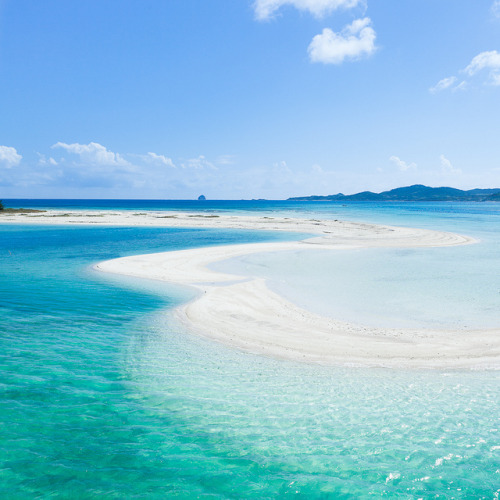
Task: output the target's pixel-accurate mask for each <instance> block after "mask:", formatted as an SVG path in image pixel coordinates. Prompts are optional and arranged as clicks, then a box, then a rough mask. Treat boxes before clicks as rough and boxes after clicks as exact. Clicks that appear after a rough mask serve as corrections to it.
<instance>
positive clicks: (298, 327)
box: [1, 211, 500, 369]
mask: <svg viewBox="0 0 500 500" xmlns="http://www.w3.org/2000/svg"><path fill="white" fill-rule="evenodd" d="M1 221H2V222H16V223H19V222H26V223H33V222H35V223H41V224H47V223H50V224H54V223H55V224H93V225H94V224H99V225H113V226H123V225H140V226H160V227H200V228H216V227H220V228H239V229H261V230H262V229H266V230H272V231H277V230H278V231H290V232H300V233H310V234H311V236H312V237H311V238H307V239H305V240H302V241H294V242H279V243H257V244H245V245H229V246H216V247H210V248H201V249H189V250H183V251H173V252H163V253H156V254H150V255H138V256H132V257H125V258H119V259H114V260H110V261H106V262H102V263H99V264H97V265H96V269H99V270H101V271H105V272H111V273H117V274H125V275H129V276H135V277H140V278H148V279H155V280H163V281H168V282H172V283H179V284H184V285H189V286H192V287H195V288H197V289H198V291H199V294H198V296H197V298H195V299H194V300H193V301H191V302H190V303H188V304H185V305H183V306H182V307H180V308H179V309H178V310H177V311H176V315H177V317H178V318H179V320H180V321H182V322H183V323H184V324H185V325H186V326H187V327H188V329H189V330H190V331H193V332H196V333H197V334H200V335H203V336H205V337H208V338H210V339H213V340H215V341H218V342H221V343H224V344H226V345H229V346H231V347H234V348H237V349H241V350H244V351H248V352H252V353H256V354H260V355H265V356H272V357H275V358H280V359H289V360H295V361H302V362H309V363H321V364H337V365H339V364H340V365H351V366H384V367H406V368H476V369H498V368H500V336H499V335H498V333H499V332H498V329H487V330H473V331H445V330H429V329H390V328H374V327H369V326H366V325H357V324H353V323H345V322H341V321H336V320H334V319H331V318H325V317H322V316H319V315H316V314H313V313H311V312H309V311H307V310H304V309H302V308H300V307H298V306H297V305H295V304H292V303H291V302H289V301H287V300H285V299H284V298H283V297H281V296H279V295H278V294H276V293H275V292H273V291H271V290H270V289H269V288H268V287H267V286H266V283H265V281H264V280H262V279H254V278H251V277H248V276H236V275H231V274H223V273H220V272H215V271H213V270H211V269H210V268H209V266H210V264H211V263H214V262H217V261H223V260H226V259H229V258H232V257H238V256H242V255H248V254H251V253H261V252H280V251H284V250H296V251H304V252H305V251H307V250H309V249H313V248H314V249H324V250H325V251H334V250H336V249H340V248H342V249H346V248H347V249H348V248H370V247H437V246H452V245H463V244H469V243H473V242H474V240H473V239H472V238H469V237H467V236H462V235H457V234H452V233H446V232H440V231H429V230H423V229H411V228H401V227H391V226H382V225H373V224H364V223H355V222H345V221H338V220H317V219H295V218H294V219H292V218H270V217H260V216H253V217H249V216H230V215H209V214H195V213H191V214H188V213H169V214H168V215H165V212H163V213H162V212H160V213H155V212H150V213H134V214H132V213H127V212H115V211H114V212H111V213H110V212H105V211H102V212H98V211H92V212H65V213H64V214H61V213H58V212H57V211H51V212H47V213H45V214H36V215H30V216H28V215H26V216H20V215H15V216H14V215H12V216H3V217H2V218H1Z"/></svg>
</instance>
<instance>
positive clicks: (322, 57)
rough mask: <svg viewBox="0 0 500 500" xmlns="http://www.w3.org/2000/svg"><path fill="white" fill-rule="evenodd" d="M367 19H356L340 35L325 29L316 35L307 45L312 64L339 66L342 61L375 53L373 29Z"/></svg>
mask: <svg viewBox="0 0 500 500" xmlns="http://www.w3.org/2000/svg"><path fill="white" fill-rule="evenodd" d="M370 24H371V20H370V18H368V17H365V18H363V19H356V20H355V21H353V22H352V23H351V24H349V25H348V26H346V27H345V28H344V29H343V30H342V31H341V32H340V33H335V32H333V31H332V30H331V29H329V28H325V29H324V30H323V32H322V33H321V34H320V35H316V36H315V37H314V38H313V39H312V42H311V44H310V45H309V48H308V52H309V58H310V59H311V61H312V62H321V63H324V64H340V63H341V62H343V61H344V59H357V58H359V57H360V56H363V55H367V56H369V55H371V54H373V52H375V48H376V47H375V38H376V34H375V31H374V29H373V28H372V27H371V26H370Z"/></svg>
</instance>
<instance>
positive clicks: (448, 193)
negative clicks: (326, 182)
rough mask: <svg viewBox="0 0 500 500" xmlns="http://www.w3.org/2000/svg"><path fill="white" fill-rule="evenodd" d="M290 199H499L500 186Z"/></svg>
mask: <svg viewBox="0 0 500 500" xmlns="http://www.w3.org/2000/svg"><path fill="white" fill-rule="evenodd" d="M288 199H289V200H290V201H499V200H500V188H496V189H471V190H469V191H462V190H461V189H455V188H450V187H439V188H434V187H429V186H423V185H421V184H415V185H413V186H407V187H401V188H396V189H391V190H390V191H384V192H382V193H373V192H372V191H363V192H362V193H356V194H351V195H344V194H342V193H339V194H331V195H328V196H300V197H295V198H288Z"/></svg>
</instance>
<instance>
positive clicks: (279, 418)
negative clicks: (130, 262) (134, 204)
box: [0, 207, 500, 498]
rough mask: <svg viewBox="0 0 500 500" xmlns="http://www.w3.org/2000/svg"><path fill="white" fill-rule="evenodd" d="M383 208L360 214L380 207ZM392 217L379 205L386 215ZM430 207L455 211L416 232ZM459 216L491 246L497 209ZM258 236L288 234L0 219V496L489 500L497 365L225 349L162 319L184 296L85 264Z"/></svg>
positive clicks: (499, 399) (494, 489) (499, 455)
mask: <svg viewBox="0 0 500 500" xmlns="http://www.w3.org/2000/svg"><path fill="white" fill-rule="evenodd" d="M266 209H269V207H267V208H266ZM344 209H345V207H344ZM278 210H281V208H280V207H278V208H276V213H278ZM322 210H324V211H326V209H322ZM384 210H386V208H382V209H381V213H380V214H378V215H377V213H376V212H375V211H374V210H373V208H372V210H371V212H370V214H365V215H371V216H372V217H373V218H377V217H380V218H390V214H384V213H383V211H384ZM398 210H399V209H398ZM463 210H464V211H465V212H467V210H468V209H467V208H466V207H465V208H463ZM469 212H470V210H469ZM361 215H363V214H361ZM351 216H352V217H354V218H357V217H359V216H360V214H359V213H355V211H353V213H352V214H351ZM406 216H407V215H405V214H404V213H403V214H400V213H398V212H397V210H396V209H395V210H394V216H393V219H394V221H395V220H396V219H397V220H400V221H403V220H404V218H405V217H406ZM433 217H434V219H435V220H434V223H436V224H444V225H447V224H450V225H453V224H456V222H455V221H456V220H457V219H456V218H454V217H451V216H450V217H449V220H448V217H447V216H438V217H436V216H432V215H429V213H428V212H425V215H422V214H421V216H420V218H419V217H416V216H414V214H413V213H411V214H410V215H409V216H408V218H410V219H411V218H414V219H417V220H415V221H414V222H420V224H421V225H422V226H425V225H427V224H431V223H432V218H433ZM467 217H476V218H477V217H479V219H480V221H479V222H477V223H476V226H475V231H476V232H477V233H481V235H482V236H483V237H484V238H485V241H486V240H487V239H488V238H491V242H493V241H494V240H495V237H496V236H495V234H496V231H495V221H496V219H495V216H493V215H491V214H486V215H484V214H482V215H480V216H478V214H475V215H468V216H467ZM443 221H444V222H443ZM393 223H395V222H393ZM413 225H419V224H416V223H414V224H413ZM488 235H489V236H488ZM272 238H274V239H286V238H290V236H287V235H273V234H272V233H250V232H243V231H208V230H205V231H200V230H179V229H170V230H165V229H154V228H142V229H141V228H130V229H129V228H112V229H111V228H110V229H107V228H95V227H92V228H84V227H78V228H72V227H71V228H60V227H53V228H51V227H28V226H25V227H21V226H8V227H0V276H1V279H0V298H1V302H0V360H1V363H0V388H1V391H2V398H1V400H0V442H1V443H2V452H1V459H0V496H1V497H2V498H39V497H40V498H46V497H55V498H165V497H169V496H173V497H180V498H197V497H199V498H205V497H206V498H276V497H281V496H292V497H297V498H364V497H370V496H373V497H380V496H388V497H393V498H418V497H424V498H498V494H499V488H500V448H499V446H500V436H499V433H500V431H499V429H500V426H499V424H500V422H499V417H498V415H500V394H499V392H500V391H499V382H500V374H499V373H498V372H467V371H447V372H444V371H406V372H403V371H395V370H383V369H347V368H331V367H320V366H308V365H302V364H294V363H290V362H282V361H274V360H271V359H267V358H261V357H257V356H253V355H249V354H245V353H240V352H238V351H233V350H231V349H227V348H225V347H224V346H221V345H218V344H216V343H212V342H209V341H206V340H204V339H200V338H198V337H196V336H193V335H190V334H187V333H186V332H185V331H184V330H183V329H182V328H181V327H180V325H178V324H177V323H176V321H175V319H174V317H173V315H172V314H171V313H170V311H171V310H172V307H174V306H175V305H177V304H180V303H181V302H183V301H185V300H189V299H190V298H191V297H192V292H191V291H190V290H188V289H184V288H177V287H172V286H167V285H165V284H161V283H155V282H146V281H139V280H132V279H126V278H120V277H113V276H107V275H103V274H99V273H96V272H94V271H92V269H91V265H92V264H93V263H95V262H98V261H100V260H104V259H109V258H112V257H115V256H119V255H128V254H134V253H145V252H148V251H161V250H167V249H179V248H187V247H193V246H203V245H212V244H216V243H217V244H227V243H234V242H250V241H264V240H270V239H272ZM495 241H496V240H495ZM485 244H486V243H485ZM488 244H489V243H488ZM492 244H493V243H492ZM469 248H473V247H469ZM476 248H477V249H481V248H482V247H480V246H476ZM477 251H478V252H479V253H478V254H474V255H476V256H477V255H483V254H484V255H483V257H481V258H480V259H479V260H481V261H482V259H483V258H486V257H487V256H488V255H490V253H489V252H488V251H486V250H484V248H483V249H481V250H477ZM469 258H470V257H467V259H469ZM429 259H430V257H429ZM417 260H418V259H417ZM483 264H484V265H485V266H486V267H488V266H491V265H493V266H496V265H497V260H496V257H493V260H490V261H489V262H483ZM477 265H478V266H479V264H477ZM479 267H480V266H479ZM490 269H491V270H492V273H493V271H494V270H497V269H498V268H497V267H490ZM492 273H490V274H492ZM493 274H494V273H493Z"/></svg>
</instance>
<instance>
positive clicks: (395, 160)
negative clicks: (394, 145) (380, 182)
mask: <svg viewBox="0 0 500 500" xmlns="http://www.w3.org/2000/svg"><path fill="white" fill-rule="evenodd" d="M389 160H390V161H392V162H393V163H394V164H395V165H397V167H398V168H399V170H401V172H406V171H407V170H412V169H413V170H414V169H416V168H417V164H416V163H413V162H412V163H406V162H405V161H403V160H402V159H401V158H399V157H397V156H391V157H390V158H389Z"/></svg>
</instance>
